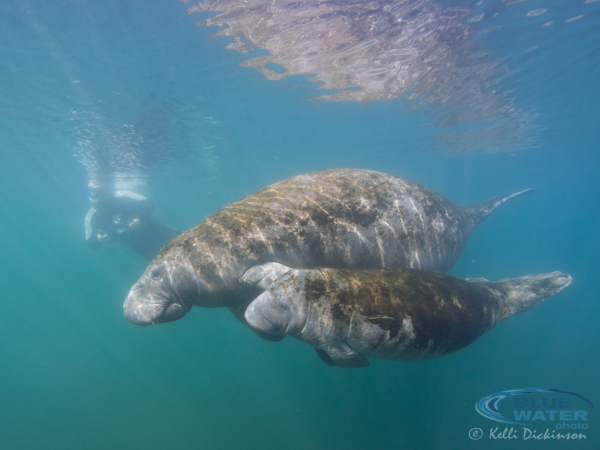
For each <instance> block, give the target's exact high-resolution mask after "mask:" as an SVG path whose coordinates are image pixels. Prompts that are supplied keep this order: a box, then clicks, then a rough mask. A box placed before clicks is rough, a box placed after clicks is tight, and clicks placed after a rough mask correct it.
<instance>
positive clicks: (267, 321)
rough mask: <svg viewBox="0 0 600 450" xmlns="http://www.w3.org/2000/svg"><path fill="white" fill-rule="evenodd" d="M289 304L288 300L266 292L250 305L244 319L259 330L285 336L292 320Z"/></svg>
mask: <svg viewBox="0 0 600 450" xmlns="http://www.w3.org/2000/svg"><path fill="white" fill-rule="evenodd" d="M288 303H289V302H287V298H277V297H275V296H273V295H272V294H271V293H270V292H264V293H263V294H261V295H259V296H258V297H257V298H256V300H254V301H253V302H252V303H250V305H248V308H247V309H246V312H245V313H244V317H245V318H246V320H247V321H248V323H249V324H250V326H252V327H254V328H255V329H257V330H261V331H263V332H265V333H269V334H278V335H284V334H286V330H287V328H288V324H289V323H290V321H291V319H292V310H291V307H290V306H289V304H288Z"/></svg>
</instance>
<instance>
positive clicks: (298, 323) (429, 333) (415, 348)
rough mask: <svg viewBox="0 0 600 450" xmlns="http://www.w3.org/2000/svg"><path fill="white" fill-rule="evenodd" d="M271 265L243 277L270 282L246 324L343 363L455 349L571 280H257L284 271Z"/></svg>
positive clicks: (427, 275) (375, 274) (389, 273)
mask: <svg viewBox="0 0 600 450" xmlns="http://www.w3.org/2000/svg"><path fill="white" fill-rule="evenodd" d="M270 266H271V265H270V264H267V265H264V266H261V267H260V268H251V269H250V270H248V272H246V274H245V275H244V277H243V281H244V282H245V283H248V284H250V285H260V286H263V287H266V286H267V284H269V283H270V286H268V289H267V290H266V291H265V292H264V293H263V294H261V295H260V296H259V297H258V298H256V299H255V300H254V301H253V302H251V303H250V305H249V306H248V308H247V310H246V313H245V317H246V320H247V322H248V324H249V326H250V327H252V328H254V329H256V330H257V331H259V332H262V333H267V334H272V335H274V336H278V337H282V336H286V335H290V336H292V337H294V338H296V339H298V340H300V341H302V342H306V343H307V344H310V345H312V346H313V347H314V348H315V349H316V350H317V354H318V355H319V356H320V357H321V359H322V360H323V361H324V362H326V363H327V364H329V365H338V366H341V367H347V368H355V367H366V366H368V365H369V361H368V360H367V359H366V358H367V357H370V358H379V359H387V360H421V359H427V358H435V357H438V356H443V355H446V354H448V353H452V352H455V351H457V350H460V349H462V348H464V347H466V346H467V345H469V344H471V343H473V342H474V341H475V340H476V339H477V338H479V337H480V336H481V335H483V334H484V333H486V332H487V331H489V330H491V329H492V328H493V327H494V326H495V325H496V324H497V323H498V322H500V321H501V320H503V319H506V318H508V317H511V316H513V315H515V314H518V313H520V312H522V311H524V310H526V309H529V308H531V307H533V306H535V305H537V304H538V303H540V302H542V301H544V300H545V299H547V298H549V297H551V296H552V295H554V294H556V293H558V292H559V291H560V290H562V289H563V288H565V287H566V286H568V285H569V284H570V283H571V277H570V276H569V275H565V274H562V273H560V272H552V273H549V274H544V275H529V276H525V277H520V278H513V279H506V280H501V281H495V282H494V281H487V280H484V279H471V280H469V279H467V280H461V279H459V278H455V277H452V276H450V275H446V274H442V273H438V272H431V271H427V270H414V269H393V270H353V271H348V270H339V269H324V268H323V269H310V270H302V269H294V270H289V271H288V272H286V273H284V274H283V275H281V276H279V278H277V279H276V280H275V281H274V282H272V283H271V282H270V281H268V282H267V283H264V284H261V282H262V278H264V275H265V273H267V274H268V273H269V272H271V273H281V272H282V268H281V267H278V266H275V267H270ZM263 272H264V273H263ZM267 278H268V277H267ZM257 282H258V283H257Z"/></svg>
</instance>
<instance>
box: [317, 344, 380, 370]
mask: <svg viewBox="0 0 600 450" xmlns="http://www.w3.org/2000/svg"><path fill="white" fill-rule="evenodd" d="M322 351H324V352H325V353H326V354H327V356H328V357H329V358H331V361H333V362H334V363H335V365H337V366H340V367H343V368H345V369H356V368H359V367H368V366H369V360H368V359H367V358H365V357H364V356H362V355H360V354H359V353H358V352H357V351H356V350H354V349H353V348H352V347H350V346H349V345H348V344H346V342H345V341H342V342H340V343H336V344H334V345H329V346H327V347H325V348H323V349H322ZM317 354H318V355H319V357H320V358H321V359H322V360H323V362H325V363H326V364H329V363H328V362H327V361H326V360H325V359H324V358H323V356H322V355H321V354H319V352H318V351H317ZM330 365H331V364H330Z"/></svg>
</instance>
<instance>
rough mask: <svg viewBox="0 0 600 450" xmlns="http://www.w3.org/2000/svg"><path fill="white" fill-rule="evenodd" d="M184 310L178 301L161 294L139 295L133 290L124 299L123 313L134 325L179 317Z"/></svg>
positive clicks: (169, 320) (182, 314) (172, 319)
mask: <svg viewBox="0 0 600 450" xmlns="http://www.w3.org/2000/svg"><path fill="white" fill-rule="evenodd" d="M186 312H187V311H186V310H185V308H184V307H183V306H181V305H180V304H178V303H173V302H171V301H170V300H169V299H167V298H164V297H161V296H151V295H146V296H143V297H140V296H139V295H137V294H136V292H134V291H133V289H132V290H131V291H130V292H129V295H128V296H127V298H126V299H125V303H124V304H123V314H124V315H125V318H126V319H127V320H128V321H129V322H131V323H132V324H134V325H153V324H155V323H162V322H172V321H174V320H178V319H181V318H182V317H183V316H185V314H186Z"/></svg>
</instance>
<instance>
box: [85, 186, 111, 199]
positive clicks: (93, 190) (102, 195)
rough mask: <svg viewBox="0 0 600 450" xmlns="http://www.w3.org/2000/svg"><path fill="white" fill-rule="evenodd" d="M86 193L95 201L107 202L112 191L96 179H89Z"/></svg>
mask: <svg viewBox="0 0 600 450" xmlns="http://www.w3.org/2000/svg"><path fill="white" fill-rule="evenodd" d="M85 191H86V193H87V195H88V197H89V198H90V200H91V201H92V202H94V203H106V202H107V201H108V200H109V199H110V192H109V191H108V189H106V187H104V186H102V185H101V184H100V183H98V182H97V181H96V180H89V181H88V183H87V187H86V190H85Z"/></svg>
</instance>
